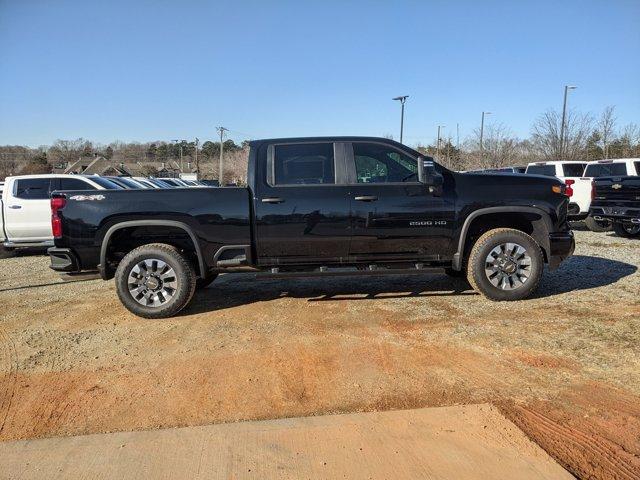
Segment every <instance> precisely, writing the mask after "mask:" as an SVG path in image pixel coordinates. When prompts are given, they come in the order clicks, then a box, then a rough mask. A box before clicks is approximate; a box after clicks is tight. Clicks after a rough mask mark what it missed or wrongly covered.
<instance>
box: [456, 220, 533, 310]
mask: <svg viewBox="0 0 640 480" xmlns="http://www.w3.org/2000/svg"><path fill="white" fill-rule="evenodd" d="M543 267H544V258H543V256H542V250H541V249H540V246H539V245H538V244H537V243H536V241H535V240H534V239H533V238H532V237H530V236H529V235H527V234H526V233H524V232H522V231H520V230H514V229H511V228H496V229H494V230H489V231H488V232H486V233H485V234H483V235H482V236H481V237H480V238H479V239H478V240H477V241H476V243H475V244H474V245H473V248H472V249H471V253H470V254H469V261H468V264H467V279H468V280H469V283H470V284H471V286H472V287H473V288H474V290H476V291H478V292H480V293H482V294H483V295H484V296H485V297H487V298H488V299H490V300H498V301H500V300H507V301H510V300H522V299H523V298H526V297H528V296H529V295H531V294H532V293H533V292H534V291H535V289H536V288H537V287H538V284H539V283H540V279H541V278H542V271H543Z"/></svg>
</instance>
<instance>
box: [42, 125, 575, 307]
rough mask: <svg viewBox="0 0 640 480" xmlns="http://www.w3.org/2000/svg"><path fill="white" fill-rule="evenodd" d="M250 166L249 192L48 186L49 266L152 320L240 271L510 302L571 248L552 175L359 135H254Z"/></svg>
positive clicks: (563, 202)
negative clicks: (437, 287)
mask: <svg viewBox="0 0 640 480" xmlns="http://www.w3.org/2000/svg"><path fill="white" fill-rule="evenodd" d="M248 162H249V165H248V177H247V182H248V187H247V188H236V187H231V188H191V189H171V190H169V189H167V190H162V189H157V190H122V191H120V190H110V191H104V192H99V193H96V192H80V191H78V192H75V191H72V192H54V193H53V194H52V199H51V203H52V224H53V232H54V237H55V247H53V248H51V249H50V250H49V254H50V256H51V268H53V269H54V270H58V271H63V272H78V271H81V270H95V269H98V270H99V272H100V274H101V276H102V278H104V279H105V280H106V279H110V278H113V277H114V276H115V279H116V287H117V292H118V295H119V297H120V299H121V301H122V303H123V304H124V305H125V307H126V308H128V309H129V310H130V311H132V312H133V313H135V314H137V315H140V316H142V317H147V318H162V317H168V316H171V315H174V314H176V313H177V312H178V311H179V310H181V309H182V308H183V307H184V306H185V305H187V303H188V302H189V300H190V299H191V297H192V295H193V292H194V290H195V289H196V288H199V287H204V286H206V285H208V284H209V283H211V282H212V281H213V280H214V279H215V278H216V276H217V275H218V274H219V273H222V272H239V271H244V272H246V271H249V272H257V273H258V275H263V276H269V277H277V276H282V277H287V276H289V277H290V276H309V275H320V276H323V275H324V276H331V275H347V274H349V275H353V274H361V275H381V274H411V273H423V272H424V273H433V272H443V273H447V274H449V275H451V276H463V277H464V276H466V277H467V279H468V281H469V282H470V284H471V285H472V286H473V287H474V288H475V289H476V290H478V291H480V292H482V293H483V294H484V295H485V296H486V297H488V298H490V299H492V300H518V299H522V298H525V297H527V296H528V295H530V294H531V293H532V292H533V291H534V290H535V288H536V287H537V285H538V283H539V281H540V278H541V275H542V271H543V266H544V263H545V262H546V263H548V264H549V266H550V268H555V267H557V266H558V264H559V263H560V262H561V261H562V260H563V259H565V258H566V257H567V256H569V255H571V253H572V252H573V249H574V239H573V233H572V232H571V230H570V229H569V226H568V224H567V205H568V203H569V201H568V197H567V196H566V195H565V186H564V184H563V183H562V182H560V181H559V180H557V179H554V178H550V177H542V176H536V175H518V174H477V173H475V174H465V173H457V172H453V171H450V170H447V169H446V168H444V167H442V166H441V165H438V164H437V163H435V162H434V161H433V159H431V158H428V157H423V156H421V155H420V154H419V153H418V152H416V151H414V150H412V149H410V148H408V147H406V146H405V145H402V144H400V143H397V142H394V141H392V140H387V139H382V138H369V137H331V138H327V137H322V138H294V139H274V140H258V141H254V142H252V143H251V149H250V154H249V160H248ZM212 293H213V292H212Z"/></svg>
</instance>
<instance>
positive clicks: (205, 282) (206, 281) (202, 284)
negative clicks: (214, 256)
mask: <svg viewBox="0 0 640 480" xmlns="http://www.w3.org/2000/svg"><path fill="white" fill-rule="evenodd" d="M216 278H218V274H217V273H210V274H208V275H207V276H206V277H204V278H203V277H200V278H198V279H197V280H196V290H202V289H203V288H207V287H208V286H209V285H211V283H212V282H213V281H214V280H215V279H216Z"/></svg>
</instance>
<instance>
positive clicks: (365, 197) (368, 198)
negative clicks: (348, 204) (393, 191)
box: [354, 195, 378, 202]
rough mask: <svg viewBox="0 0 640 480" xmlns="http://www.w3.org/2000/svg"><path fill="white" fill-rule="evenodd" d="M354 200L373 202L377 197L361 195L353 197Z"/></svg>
mask: <svg viewBox="0 0 640 480" xmlns="http://www.w3.org/2000/svg"><path fill="white" fill-rule="evenodd" d="M354 200H358V201H359V202H375V201H376V200H378V197H376V196H375V195H361V196H358V197H355V198H354Z"/></svg>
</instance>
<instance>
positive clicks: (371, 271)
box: [256, 264, 444, 280]
mask: <svg viewBox="0 0 640 480" xmlns="http://www.w3.org/2000/svg"><path fill="white" fill-rule="evenodd" d="M429 273H430V274H440V273H444V267H424V266H422V265H421V264H417V265H416V267H415V268H383V267H377V266H376V265H369V267H368V268H367V269H366V270H346V269H339V268H333V269H331V268H328V267H320V268H319V269H317V270H311V271H302V272H295V271H293V272H287V271H284V272H281V271H280V270H279V269H278V268H272V269H271V271H270V272H262V273H257V274H256V278H258V279H263V280H269V279H274V278H304V277H353V276H361V275H362V276H369V277H371V276H381V275H420V274H429Z"/></svg>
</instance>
